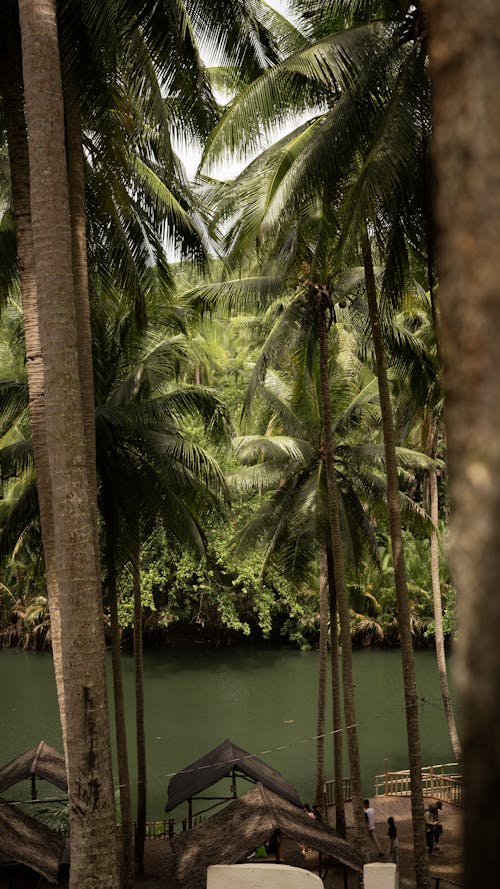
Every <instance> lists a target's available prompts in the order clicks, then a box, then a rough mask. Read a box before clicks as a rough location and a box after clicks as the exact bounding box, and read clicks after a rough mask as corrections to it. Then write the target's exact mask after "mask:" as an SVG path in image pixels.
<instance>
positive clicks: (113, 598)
mask: <svg viewBox="0 0 500 889" xmlns="http://www.w3.org/2000/svg"><path fill="white" fill-rule="evenodd" d="M113 549H114V548H113V547H112V545H111V544H110V541H109V539H108V546H107V561H108V572H107V573H108V594H109V617H110V625H111V658H112V664H113V697H114V704H115V737H116V752H117V760H118V780H119V782H120V814H121V850H119V851H121V859H120V860H121V885H122V887H123V889H130V887H132V886H133V884H134V868H133V830H132V801H131V796H130V774H129V767H128V754H127V730H126V726H125V701H124V694H123V677H122V659H121V648H120V625H119V623H118V594H117V589H116V570H115V555H114V551H113Z"/></svg>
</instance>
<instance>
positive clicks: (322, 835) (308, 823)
mask: <svg viewBox="0 0 500 889" xmlns="http://www.w3.org/2000/svg"><path fill="white" fill-rule="evenodd" d="M276 830H279V831H280V832H281V833H282V834H283V835H284V836H286V837H289V838H290V839H293V840H297V842H298V843H304V844H305V845H306V846H308V847H310V848H311V849H315V850H317V851H319V852H322V853H323V854H324V855H330V856H332V857H334V858H337V859H338V860H339V861H341V862H342V863H343V864H346V865H347V866H348V867H349V868H351V869H352V870H355V871H359V872H361V871H362V869H363V862H362V860H361V858H360V857H359V855H358V854H357V852H355V850H354V848H353V847H352V846H351V845H350V844H349V843H347V842H346V841H345V840H342V839H340V838H339V837H337V835H336V834H335V833H334V831H333V830H332V828H331V827H329V826H328V825H326V824H324V823H323V822H321V821H316V820H313V819H312V818H309V816H308V815H306V813H305V812H304V811H303V810H302V809H298V808H297V807H296V806H294V805H292V804H291V803H289V802H288V801H287V800H284V799H283V797H281V796H278V795H277V794H276V793H273V792H272V791H270V790H268V789H267V788H265V787H263V785H262V784H257V785H256V786H255V787H253V788H252V790H249V791H248V793H246V794H245V795H244V796H242V797H240V798H239V799H236V800H234V801H233V802H232V803H230V804H229V805H228V806H227V807H226V808H225V809H224V810H223V811H222V812H219V813H218V814H217V815H213V816H212V817H211V818H208V819H207V820H206V821H204V822H203V823H202V824H200V825H198V826H197V827H194V828H193V829H192V830H188V831H186V832H185V833H182V834H179V835H178V836H176V837H174V838H173V839H172V840H170V849H169V852H170V854H169V856H168V863H167V873H166V874H165V877H166V882H167V884H168V886H169V889H181V887H182V889H205V886H206V880H207V868H208V866H209V865H211V864H235V863H236V862H238V861H241V860H242V859H243V858H245V856H246V855H248V854H249V853H250V852H251V851H252V850H253V849H255V848H256V847H257V846H260V845H261V844H262V843H265V842H267V841H268V840H269V839H270V838H271V836H272V835H273V833H274V832H275V831H276Z"/></svg>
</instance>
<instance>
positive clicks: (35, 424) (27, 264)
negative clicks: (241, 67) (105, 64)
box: [0, 0, 67, 761]
mask: <svg viewBox="0 0 500 889" xmlns="http://www.w3.org/2000/svg"><path fill="white" fill-rule="evenodd" d="M18 28H19V21H18V14H17V3H15V2H14V0H9V2H8V3H7V4H6V8H5V10H4V12H3V30H2V35H1V38H0V40H1V46H0V59H1V62H0V93H1V95H2V97H3V103H4V113H5V121H6V130H7V143H8V148H9V166H10V179H11V194H12V205H13V210H14V218H15V221H16V243H17V260H18V266H19V275H20V280H21V300H22V308H23V320H24V340H25V349H26V373H27V377H28V391H29V408H30V417H31V432H32V444H33V453H34V457H35V464H36V466H37V470H38V471H39V472H40V478H37V495H38V504H39V511H40V523H41V529H42V540H43V552H44V562H45V578H46V585H47V601H48V605H49V614H50V633H51V641H52V654H53V663H54V673H55V679H56V689H57V699H58V704H59V714H60V720H61V729H62V738H63V747H64V754H65V758H66V761H67V757H66V707H65V702H64V679H63V670H62V661H61V619H60V613H59V590H58V585H57V576H56V571H55V561H54V552H55V550H54V526H53V517H52V498H51V493H50V485H49V480H50V473H49V451H48V443H47V434H46V428H45V382H44V370H43V360H42V350H41V345H40V332H39V328H38V302H37V287H36V268H35V254H34V249H33V234H32V229H31V210H30V185H29V157H28V139H27V134H26V122H25V118H24V92H23V82H22V70H21V47H20V43H19V40H18V36H19V35H18Z"/></svg>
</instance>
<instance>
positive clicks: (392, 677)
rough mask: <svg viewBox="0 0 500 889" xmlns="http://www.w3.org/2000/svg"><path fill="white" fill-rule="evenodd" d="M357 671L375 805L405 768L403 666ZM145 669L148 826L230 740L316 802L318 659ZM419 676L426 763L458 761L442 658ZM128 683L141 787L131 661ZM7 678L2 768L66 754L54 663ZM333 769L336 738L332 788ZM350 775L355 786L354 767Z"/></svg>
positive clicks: (15, 658)
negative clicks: (440, 672)
mask: <svg viewBox="0 0 500 889" xmlns="http://www.w3.org/2000/svg"><path fill="white" fill-rule="evenodd" d="M353 666H354V678H355V695H356V715H357V720H358V725H359V729H358V731H359V738H360V747H361V760H362V768H363V785H364V787H363V789H364V793H366V794H367V795H370V794H372V793H373V776H374V775H375V774H378V773H381V772H383V771H384V763H385V760H388V764H389V767H390V768H391V769H398V768H406V767H407V752H406V727H405V719H404V700H403V692H402V673H401V660H400V655H399V652H398V651H381V650H374V651H372V650H364V651H357V652H355V653H354V665H353ZM144 668H145V706H146V724H147V751H148V795H149V800H148V810H149V817H150V818H161V817H163V808H164V805H165V801H166V787H167V784H168V781H169V780H170V779H169V776H170V775H171V774H173V773H175V772H176V771H178V770H179V769H181V768H182V767H183V766H185V765H187V764H188V763H190V762H191V761H193V760H195V759H198V758H199V757H200V756H201V755H202V754H203V753H205V752H207V751H208V750H210V749H211V748H212V747H215V746H216V745H217V744H219V743H220V742H221V741H223V740H224V739H225V738H229V739H231V740H232V741H234V742H235V743H236V744H239V745H240V746H241V747H244V748H245V749H247V750H249V751H250V752H251V753H256V754H257V755H261V756H262V758H263V759H265V760H266V762H268V763H269V764H270V765H272V766H274V768H277V769H278V770H279V771H281V772H282V773H283V774H284V775H285V776H286V778H287V779H288V780H289V781H290V782H291V783H292V784H294V785H295V786H296V787H297V789H298V791H299V793H300V794H301V795H302V796H303V798H304V799H310V798H311V796H312V791H313V787H314V767H315V743H314V740H313V738H314V736H315V734H316V695H317V691H316V682H317V678H316V677H317V669H318V655H317V653H316V652H298V651H290V650H288V649H234V648H230V649H226V650H222V651H221V650H212V649H207V648H204V647H201V646H193V648H189V649H187V648H181V649H178V648H177V649H169V650H167V651H166V650H161V651H157V650H155V651H152V652H146V654H145V658H144ZM416 668H417V686H418V694H419V696H420V697H421V698H422V709H421V736H422V761H423V763H424V764H431V763H440V762H448V761H451V760H452V752H451V747H450V743H449V740H448V736H447V729H446V721H445V717H444V713H443V708H442V704H441V702H440V692H439V683H438V678H437V670H436V661H435V656H434V654H433V652H432V651H422V652H417V653H416ZM123 671H124V685H125V695H126V708H127V728H128V735H129V755H130V763H131V774H132V775H133V772H134V757H135V726H134V683H133V661H132V658H131V657H129V656H124V657H123ZM0 677H1V683H0V707H1V713H2V733H1V744H0V764H4V763H6V762H8V761H9V760H10V759H12V758H13V757H14V756H17V755H18V754H19V753H20V752H22V751H23V750H25V749H27V748H29V747H32V746H33V745H34V744H36V743H38V741H40V740H41V739H43V740H45V741H47V742H48V743H49V744H52V745H53V746H55V747H57V748H58V749H61V738H60V728H59V723H58V714H57V702H56V694H55V687H54V680H53V673H52V662H51V658H50V655H48V654H46V653H40V652H20V651H11V650H3V651H0ZM327 731H328V732H330V731H331V719H329V722H328V726H327ZM332 759H333V753H332V737H331V734H330V735H329V736H328V739H327V745H326V762H327V773H328V774H327V777H329V776H331V768H330V767H329V763H331V762H332ZM345 770H346V774H348V767H347V765H346V767H345ZM16 792H17V791H16Z"/></svg>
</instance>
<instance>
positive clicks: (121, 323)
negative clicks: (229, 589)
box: [93, 294, 228, 870]
mask: <svg viewBox="0 0 500 889" xmlns="http://www.w3.org/2000/svg"><path fill="white" fill-rule="evenodd" d="M156 312H157V313H158V314H157V317H156V323H155V324H152V323H151V324H150V326H149V327H148V329H147V330H146V331H145V332H144V333H142V332H140V331H138V330H137V326H136V323H135V317H134V313H133V311H131V310H130V309H129V310H128V311H127V301H126V300H125V298H124V297H122V298H121V299H120V298H119V297H118V296H105V295H104V294H103V295H101V296H100V298H99V299H98V300H96V304H95V308H94V312H93V334H94V369H95V392H96V442H97V474H98V479H99V498H98V499H99V506H100V514H101V517H102V519H103V532H104V538H105V546H104V550H105V553H106V565H107V574H108V585H109V592H110V607H111V614H112V627H113V629H114V633H113V636H114V649H115V650H116V649H117V655H115V659H116V660H117V663H116V664H115V672H116V675H117V677H118V682H119V681H120V680H119V639H118V638H117V637H118V625H117V612H116V605H117V577H118V575H119V572H120V567H121V566H122V565H123V563H124V562H127V561H129V562H130V564H131V567H132V572H131V573H132V581H133V583H132V586H133V590H134V603H135V605H134V614H135V619H134V654H135V663H136V671H135V672H136V707H137V719H136V725H137V749H138V770H137V773H138V791H139V792H138V814H137V819H136V825H137V829H136V842H135V856H136V863H137V865H138V868H139V869H140V870H142V866H143V849H144V838H145V822H146V762H145V742H144V693H143V677H142V617H141V613H142V606H141V588H140V549H141V539H142V537H143V536H146V537H147V536H148V535H150V534H151V533H152V532H153V530H154V527H155V522H156V521H161V522H162V524H163V526H164V528H165V531H166V533H167V539H168V540H169V541H170V542H172V541H175V543H176V545H177V546H181V547H189V548H191V549H194V550H195V551H196V552H197V553H198V554H199V555H200V556H201V555H202V554H203V551H204V533H203V524H204V522H205V521H206V520H207V517H208V515H209V514H210V515H211V516H212V518H214V517H215V515H216V514H217V513H219V514H220V511H221V509H222V507H223V503H224V500H225V484H224V480H223V477H222V474H221V471H220V470H219V468H218V466H217V463H216V462H215V460H214V459H213V458H212V457H211V456H210V455H209V453H208V452H207V451H205V450H204V449H203V448H202V447H200V446H198V445H196V443H195V442H194V441H193V440H192V437H191V436H190V435H189V434H188V433H187V432H186V423H187V421H188V420H191V421H193V420H197V422H198V423H200V424H201V425H202V426H203V427H204V428H205V429H206V432H207V436H208V438H209V439H211V440H212V441H213V442H217V443H220V442H221V440H222V439H223V438H224V437H225V436H227V430H228V425H227V424H228V418H227V411H226V409H225V407H224V405H223V404H222V402H221V401H220V399H219V398H218V397H217V395H216V393H215V391H214V390H211V389H208V388H207V387H203V386H193V385H186V384H184V385H183V384H181V383H180V382H178V377H179V374H180V373H181V371H182V368H183V367H185V368H188V367H189V365H190V352H191V350H190V344H189V341H188V339H187V338H186V336H185V334H183V333H182V332H179V330H178V328H179V323H178V318H176V314H175V312H173V313H172V312H171V313H170V315H171V320H170V321H169V320H168V318H169V315H168V313H166V311H165V308H164V307H161V311H160V308H157V310H156ZM121 746H122V748H123V747H124V744H123V740H122V741H121ZM124 761H126V756H124ZM125 778H126V776H125V774H124V775H122V776H120V783H121V782H122V781H123V780H125Z"/></svg>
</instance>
